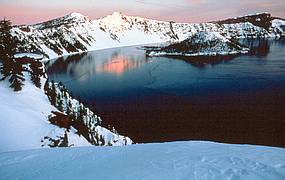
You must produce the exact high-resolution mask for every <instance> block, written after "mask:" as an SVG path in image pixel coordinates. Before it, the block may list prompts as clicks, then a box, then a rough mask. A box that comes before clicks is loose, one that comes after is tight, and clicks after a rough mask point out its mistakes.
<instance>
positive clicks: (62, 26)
mask: <svg viewBox="0 0 285 180" xmlns="http://www.w3.org/2000/svg"><path fill="white" fill-rule="evenodd" d="M201 31H212V32H219V33H220V34H221V35H223V36H225V37H228V38H235V39H240V38H280V37H281V36H284V35H285V21H283V20H282V18H281V19H280V18H274V17H272V16H271V15H270V14H269V13H260V14H257V15H256V14H255V15H250V16H242V17H237V18H231V19H230V20H229V19H228V20H222V21H215V22H210V23H175V22H171V21H170V22H166V21H159V20H152V19H146V18H141V17H137V16H127V15H124V14H122V13H120V12H114V13H113V14H111V15H108V16H105V17H102V18H99V19H95V20H91V19H90V18H89V17H87V16H84V15H82V14H80V13H70V14H68V15H66V16H63V17H59V18H56V19H53V20H49V21H46V22H43V23H38V24H34V25H25V26H14V28H13V29H12V35H13V36H14V37H16V39H18V41H19V42H20V44H19V47H18V49H19V52H21V53H22V52H38V53H41V54H43V55H44V56H45V60H48V59H53V58H57V57H62V56H66V55H70V54H75V53H80V52H87V51H93V50H98V49H105V48H113V47H122V46H131V45H140V44H151V43H165V42H176V41H183V40H185V39H187V38H189V37H191V36H193V35H194V34H195V33H197V32H201Z"/></svg>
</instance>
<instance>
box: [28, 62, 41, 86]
mask: <svg viewBox="0 0 285 180" xmlns="http://www.w3.org/2000/svg"><path fill="white" fill-rule="evenodd" d="M30 68H31V71H30V74H31V80H32V82H33V84H34V85H35V86H36V87H38V88H41V76H43V75H44V70H43V65H42V63H41V62H40V61H32V62H31V64H30Z"/></svg>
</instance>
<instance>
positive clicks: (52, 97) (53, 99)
mask: <svg viewBox="0 0 285 180" xmlns="http://www.w3.org/2000/svg"><path fill="white" fill-rule="evenodd" d="M49 98H50V103H51V105H54V106H56V99H57V98H56V88H55V84H54V81H52V82H51V89H50V97H49Z"/></svg>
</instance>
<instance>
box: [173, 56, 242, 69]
mask: <svg viewBox="0 0 285 180" xmlns="http://www.w3.org/2000/svg"><path fill="white" fill-rule="evenodd" d="M236 57H238V55H227V56H197V57H187V56H186V57H181V56H177V57H171V58H175V59H178V60H183V61H185V62H187V63H190V64H191V65H192V66H194V67H197V68H201V69H202V68H205V67H206V66H207V65H212V66H214V65H217V64H220V63H224V62H227V61H231V60H233V59H234V58H236Z"/></svg>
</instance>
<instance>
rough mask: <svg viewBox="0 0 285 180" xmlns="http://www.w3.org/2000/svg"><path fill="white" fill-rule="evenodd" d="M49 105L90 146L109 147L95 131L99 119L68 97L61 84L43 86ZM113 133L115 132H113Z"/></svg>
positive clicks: (99, 122) (47, 83)
mask: <svg viewBox="0 0 285 180" xmlns="http://www.w3.org/2000/svg"><path fill="white" fill-rule="evenodd" d="M44 90H45V93H46V94H47V96H48V98H49V100H50V102H51V104H52V105H53V106H55V107H56V108H57V109H58V110H59V111H61V112H63V113H65V114H66V115H67V116H68V117H69V119H70V120H71V125H72V126H73V127H74V128H75V129H76V130H77V131H78V132H77V133H78V134H80V135H83V136H84V137H85V138H86V139H87V140H88V141H89V142H90V143H91V144H94V145H97V146H104V145H110V142H109V143H108V142H106V140H105V138H104V137H103V136H102V135H99V134H98V132H97V131H96V129H95V128H96V126H98V125H100V124H101V121H102V120H101V118H100V117H98V116H97V115H95V114H94V113H93V112H92V111H91V110H90V109H89V108H87V107H85V106H84V104H83V103H81V102H79V101H78V100H75V99H74V98H72V97H71V96H70V94H69V93H68V91H67V89H66V88H65V86H64V85H62V83H61V82H60V83H55V82H54V81H51V82H46V84H45V86H44ZM114 132H116V131H115V130H114Z"/></svg>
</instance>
